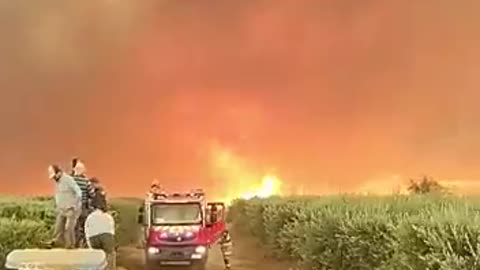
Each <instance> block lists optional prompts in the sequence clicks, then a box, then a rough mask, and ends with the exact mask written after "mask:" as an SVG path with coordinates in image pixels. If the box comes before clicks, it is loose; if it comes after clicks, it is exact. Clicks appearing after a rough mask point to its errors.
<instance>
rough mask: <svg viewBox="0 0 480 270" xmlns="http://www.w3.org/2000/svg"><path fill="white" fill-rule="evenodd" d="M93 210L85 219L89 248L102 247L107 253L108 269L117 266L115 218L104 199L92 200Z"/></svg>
mask: <svg viewBox="0 0 480 270" xmlns="http://www.w3.org/2000/svg"><path fill="white" fill-rule="evenodd" d="M92 206H93V208H94V210H93V212H92V213H90V215H88V217H87V219H86V220H85V237H86V240H87V244H88V247H89V248H92V249H101V250H103V251H104V252H105V254H106V255H107V261H108V269H115V268H116V258H115V257H116V254H115V220H114V219H113V217H112V215H110V214H109V213H108V212H107V206H106V203H105V202H104V201H102V200H95V201H93V202H92Z"/></svg>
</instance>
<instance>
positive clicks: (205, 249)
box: [195, 246, 207, 254]
mask: <svg viewBox="0 0 480 270" xmlns="http://www.w3.org/2000/svg"><path fill="white" fill-rule="evenodd" d="M195 252H196V253H199V254H204V253H205V252H207V248H206V247H204V246H198V247H197V248H196V249H195Z"/></svg>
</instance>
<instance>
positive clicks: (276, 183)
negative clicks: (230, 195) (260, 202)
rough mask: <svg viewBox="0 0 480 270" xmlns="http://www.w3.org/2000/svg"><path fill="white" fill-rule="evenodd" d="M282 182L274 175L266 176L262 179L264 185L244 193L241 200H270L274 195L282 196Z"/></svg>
mask: <svg viewBox="0 0 480 270" xmlns="http://www.w3.org/2000/svg"><path fill="white" fill-rule="evenodd" d="M280 185H281V182H280V180H279V179H278V178H277V177H276V176H274V175H266V176H265V177H263V179H262V185H261V186H260V187H258V188H256V189H254V190H250V191H247V192H243V193H241V194H240V196H239V197H240V198H241V199H246V200H249V199H252V198H254V197H258V198H268V197H270V196H273V195H280V194H281V192H280Z"/></svg>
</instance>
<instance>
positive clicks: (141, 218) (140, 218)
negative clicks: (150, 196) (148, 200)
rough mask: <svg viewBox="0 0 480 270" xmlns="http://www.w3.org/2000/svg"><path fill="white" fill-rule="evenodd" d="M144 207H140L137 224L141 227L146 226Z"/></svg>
mask: <svg viewBox="0 0 480 270" xmlns="http://www.w3.org/2000/svg"><path fill="white" fill-rule="evenodd" d="M144 210H145V209H144V207H143V206H140V207H139V208H138V216H137V223H138V224H140V225H144V224H145V215H144Z"/></svg>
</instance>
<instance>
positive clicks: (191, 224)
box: [139, 190, 225, 269]
mask: <svg viewBox="0 0 480 270" xmlns="http://www.w3.org/2000/svg"><path fill="white" fill-rule="evenodd" d="M212 209H213V211H212ZM224 209H225V206H224V204H223V203H221V202H215V203H207V201H206V199H205V193H204V192H203V191H202V190H194V191H191V192H187V193H166V192H163V193H161V194H156V195H148V196H147V199H146V200H145V202H144V204H143V206H142V207H141V212H140V213H139V222H140V223H141V224H142V225H143V227H144V232H145V235H144V236H145V241H144V243H145V247H144V248H145V264H146V266H147V269H158V268H162V267H170V266H187V267H190V268H193V269H205V268H206V263H207V260H208V253H209V249H210V246H211V245H212V244H215V243H216V242H217V241H218V240H219V238H220V237H221V234H222V232H223V231H224V230H225V222H224V215H225V213H224V212H225V211H224ZM219 210H220V211H219Z"/></svg>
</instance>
